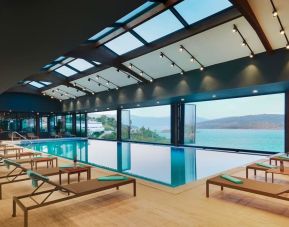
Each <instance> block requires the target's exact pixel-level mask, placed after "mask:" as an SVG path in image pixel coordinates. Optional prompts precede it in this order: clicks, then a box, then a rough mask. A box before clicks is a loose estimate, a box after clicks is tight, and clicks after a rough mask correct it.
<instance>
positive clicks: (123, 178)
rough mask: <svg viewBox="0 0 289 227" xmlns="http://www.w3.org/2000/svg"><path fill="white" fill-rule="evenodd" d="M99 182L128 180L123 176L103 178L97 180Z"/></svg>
mask: <svg viewBox="0 0 289 227" xmlns="http://www.w3.org/2000/svg"><path fill="white" fill-rule="evenodd" d="M97 180H99V181H117V180H128V177H125V176H104V177H99V178H97Z"/></svg>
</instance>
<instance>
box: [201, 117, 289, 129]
mask: <svg viewBox="0 0 289 227" xmlns="http://www.w3.org/2000/svg"><path fill="white" fill-rule="evenodd" d="M197 128H201V129H284V115H281V114H261V115H247V116H240V117H226V118H219V119H215V120H208V121H203V122H199V123H197Z"/></svg>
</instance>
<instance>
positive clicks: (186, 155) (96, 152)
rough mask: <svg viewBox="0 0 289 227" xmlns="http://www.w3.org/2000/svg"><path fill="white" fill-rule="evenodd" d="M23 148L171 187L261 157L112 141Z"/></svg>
mask: <svg viewBox="0 0 289 227" xmlns="http://www.w3.org/2000/svg"><path fill="white" fill-rule="evenodd" d="M21 144H22V146H25V147H29V148H31V149H33V150H36V151H41V152H44V153H48V154H52V155H56V156H59V157H63V158H67V159H74V157H77V160H78V161H79V162H83V163H87V164H91V165H93V166H97V167H101V168H105V169H109V170H112V171H115V172H119V173H124V174H128V175H132V176H135V177H138V178H142V179H145V180H148V181H152V182H156V183H160V184H163V185H167V186H170V187H177V186H180V185H184V184H187V183H189V182H192V181H195V180H198V179H201V178H204V177H207V176H210V175H213V174H216V173H219V172H223V171H226V170H228V169H232V168H234V167H238V166H243V165H245V164H247V163H251V162H254V161H257V160H260V159H261V158H264V156H260V155H252V154H240V153H229V152H220V151H218V152H217V151H211V150H201V149H196V148H192V147H172V146H167V145H152V144H140V143H127V142H115V141H101V140H86V139H53V140H35V141H33V143H32V144H31V143H27V142H22V143H21Z"/></svg>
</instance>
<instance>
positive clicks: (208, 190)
mask: <svg viewBox="0 0 289 227" xmlns="http://www.w3.org/2000/svg"><path fill="white" fill-rule="evenodd" d="M209 196H210V188H209V183H208V182H206V197H207V198H209Z"/></svg>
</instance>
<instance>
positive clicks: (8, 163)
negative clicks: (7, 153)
mask: <svg viewBox="0 0 289 227" xmlns="http://www.w3.org/2000/svg"><path fill="white" fill-rule="evenodd" d="M4 165H5V166H6V168H7V169H10V166H11V165H12V166H16V167H19V166H20V164H19V163H16V162H13V161H12V160H9V159H4Z"/></svg>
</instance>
